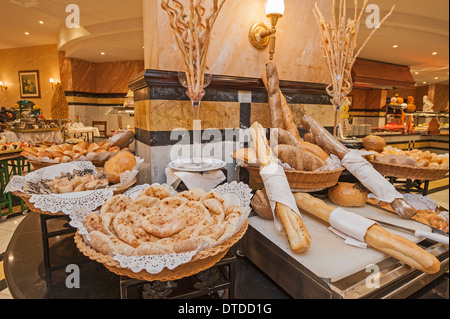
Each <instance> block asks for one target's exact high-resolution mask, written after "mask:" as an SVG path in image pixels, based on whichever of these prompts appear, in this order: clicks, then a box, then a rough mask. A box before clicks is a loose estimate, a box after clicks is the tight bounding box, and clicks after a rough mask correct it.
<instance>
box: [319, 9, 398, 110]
mask: <svg viewBox="0 0 450 319" xmlns="http://www.w3.org/2000/svg"><path fill="white" fill-rule="evenodd" d="M335 2H336V1H335V0H333V4H332V6H333V7H332V18H331V19H330V21H328V22H326V21H325V19H324V17H323V15H322V13H321V11H320V9H319V7H318V5H317V3H316V4H315V10H313V12H314V15H315V16H316V19H317V22H318V24H319V27H320V33H321V35H322V45H321V46H322V48H323V50H324V55H325V59H326V61H327V64H328V67H329V71H330V74H331V84H330V85H329V86H328V87H327V93H328V95H330V96H331V97H332V100H331V102H332V103H333V105H335V106H337V108H340V107H341V106H343V104H344V103H345V102H346V101H347V95H348V94H349V93H350V92H351V91H352V89H353V81H352V74H351V72H352V68H353V65H354V64H355V62H356V59H357V57H358V56H359V55H360V53H361V51H362V50H363V49H364V47H365V46H366V44H367V43H368V42H369V40H370V38H371V37H372V36H373V34H374V33H375V32H376V30H378V29H379V28H380V27H381V25H382V24H383V23H384V22H385V21H386V19H387V18H388V17H389V16H390V15H391V14H392V13H393V12H394V8H395V5H394V6H393V7H392V9H391V11H390V12H389V13H388V14H387V15H386V16H385V17H384V18H383V19H382V20H381V21H380V23H379V24H378V26H376V27H375V28H373V30H372V32H371V33H370V34H369V36H368V38H367V39H366V40H365V41H364V43H363V44H362V46H361V47H360V48H359V50H358V51H356V47H357V41H358V32H359V30H360V25H361V19H362V16H363V14H364V12H365V10H366V7H367V3H368V0H364V3H363V6H362V9H361V11H359V12H358V0H353V2H354V5H355V10H354V14H353V17H351V16H347V0H340V2H339V12H338V13H337V12H336V11H337V10H336V6H335V4H336V3H335Z"/></svg>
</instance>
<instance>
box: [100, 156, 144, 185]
mask: <svg viewBox="0 0 450 319" xmlns="http://www.w3.org/2000/svg"><path fill="white" fill-rule="evenodd" d="M135 166H136V157H135V156H134V155H133V154H131V153H129V152H119V153H118V154H117V155H115V156H114V157H112V158H111V159H109V160H108V161H107V162H106V163H105V174H106V178H107V179H108V181H109V182H110V183H112V184H118V183H120V174H121V173H124V172H126V171H131V170H132V169H133V168H134V167H135Z"/></svg>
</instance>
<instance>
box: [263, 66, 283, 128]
mask: <svg viewBox="0 0 450 319" xmlns="http://www.w3.org/2000/svg"><path fill="white" fill-rule="evenodd" d="M263 82H264V85H265V86H266V88H267V92H268V94H269V109H270V123H271V126H272V128H284V122H283V112H282V110H281V96H280V92H279V87H280V82H279V78H278V72H277V69H276V67H275V66H274V65H273V64H272V63H268V64H266V76H263Z"/></svg>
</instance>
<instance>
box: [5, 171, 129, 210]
mask: <svg viewBox="0 0 450 319" xmlns="http://www.w3.org/2000/svg"><path fill="white" fill-rule="evenodd" d="M136 181H137V179H136V178H134V179H133V180H132V181H131V182H129V183H128V184H126V185H123V186H121V187H118V188H117V189H116V190H115V191H114V196H115V195H120V194H123V193H124V192H125V191H126V190H127V189H129V188H130V187H131V186H133V185H134V184H136ZM12 194H13V195H14V196H17V197H19V198H21V199H22V200H23V201H24V202H25V204H26V205H27V207H28V208H29V209H30V210H31V211H32V212H33V213H38V214H42V215H51V216H66V215H67V214H65V213H63V212H61V211H60V212H57V213H51V212H46V211H42V210H40V209H39V208H37V207H35V206H34V204H33V203H31V202H30V198H31V196H32V194H26V193H22V192H18V191H16V192H12Z"/></svg>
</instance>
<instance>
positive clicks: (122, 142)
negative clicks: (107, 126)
mask: <svg viewBox="0 0 450 319" xmlns="http://www.w3.org/2000/svg"><path fill="white" fill-rule="evenodd" d="M134 139H135V136H134V133H133V132H132V131H130V130H121V131H118V132H116V133H114V135H113V136H112V137H111V142H110V147H113V146H118V147H119V148H120V149H122V148H125V147H127V146H128V145H130V144H131V143H132V142H133V141H134Z"/></svg>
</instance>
